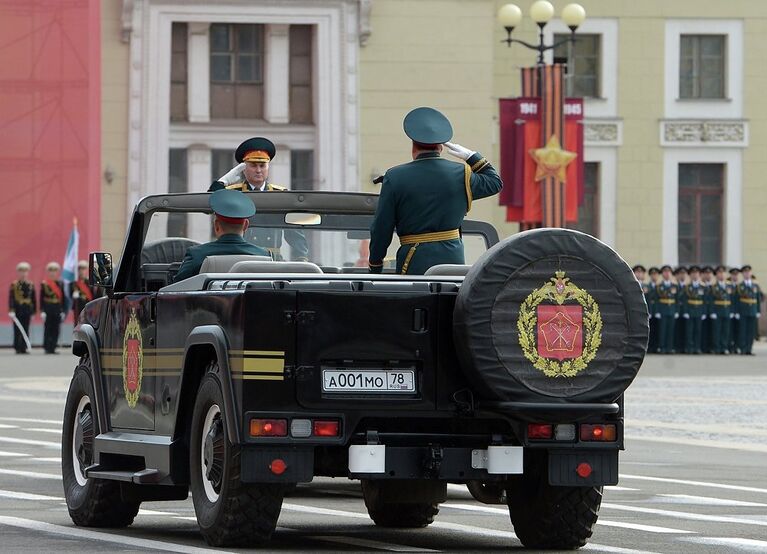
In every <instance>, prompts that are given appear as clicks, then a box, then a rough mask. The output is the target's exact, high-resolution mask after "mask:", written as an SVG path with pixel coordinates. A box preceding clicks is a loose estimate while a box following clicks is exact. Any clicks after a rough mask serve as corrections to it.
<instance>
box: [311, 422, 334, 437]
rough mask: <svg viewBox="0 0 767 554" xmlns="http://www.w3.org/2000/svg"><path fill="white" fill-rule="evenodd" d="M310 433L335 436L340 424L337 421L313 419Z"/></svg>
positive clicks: (318, 435) (317, 435) (316, 435)
mask: <svg viewBox="0 0 767 554" xmlns="http://www.w3.org/2000/svg"><path fill="white" fill-rule="evenodd" d="M312 427H313V428H312V434H313V435H314V436H315V437H337V436H338V431H339V430H340V425H339V424H338V421H321V420H314V422H313V426H312Z"/></svg>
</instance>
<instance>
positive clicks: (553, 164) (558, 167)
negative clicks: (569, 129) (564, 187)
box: [530, 135, 578, 183]
mask: <svg viewBox="0 0 767 554" xmlns="http://www.w3.org/2000/svg"><path fill="white" fill-rule="evenodd" d="M530 155H531V156H532V157H533V159H534V160H535V163H536V164H538V167H537V168H536V170H535V180H536V181H541V180H542V179H545V178H546V177H554V178H555V179H556V180H557V181H559V182H561V183H564V182H566V181H567V166H568V164H569V163H570V162H571V161H573V160H574V159H575V158H576V157H577V156H578V155H577V154H576V153H575V152H568V151H567V150H562V147H561V146H560V144H559V139H558V138H557V135H551V138H550V139H549V142H547V143H546V146H545V147H544V148H534V149H532V150H530Z"/></svg>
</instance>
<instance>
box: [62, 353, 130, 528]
mask: <svg viewBox="0 0 767 554" xmlns="http://www.w3.org/2000/svg"><path fill="white" fill-rule="evenodd" d="M93 398H94V395H93V386H92V383H91V378H90V364H89V360H88V358H87V357H85V358H83V359H82V360H81V362H80V365H78V367H77V369H75V373H74V376H73V377H72V382H71V384H70V385H69V392H68V393H67V402H66V407H65V408H64V427H63V432H62V436H61V474H62V477H63V482H64V496H65V497H66V501H67V509H68V510H69V516H70V517H71V518H72V521H73V522H74V523H75V525H80V526H83V527H126V526H128V525H130V524H131V523H133V519H134V518H135V517H136V514H137V513H138V509H139V505H140V502H125V501H123V499H122V497H121V495H120V484H119V483H117V482H116V481H106V480H103V479H89V478H86V477H85V468H87V467H88V466H90V465H92V464H93V441H94V438H95V436H96V417H97V416H96V407H95V404H94V403H93V402H92V399H93Z"/></svg>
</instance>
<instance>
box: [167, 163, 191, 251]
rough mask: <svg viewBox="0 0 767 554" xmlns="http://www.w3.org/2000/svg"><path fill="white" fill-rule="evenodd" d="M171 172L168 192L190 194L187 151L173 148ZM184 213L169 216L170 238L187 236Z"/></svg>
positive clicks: (169, 172)
mask: <svg viewBox="0 0 767 554" xmlns="http://www.w3.org/2000/svg"><path fill="white" fill-rule="evenodd" d="M168 160H169V164H168V165H169V166H170V167H169V170H168V192H170V193H175V192H188V189H187V170H186V149H185V148H171V149H170V151H169V152H168ZM186 215H187V214H184V213H170V214H168V236H169V237H185V236H187V224H186V223H187V222H186Z"/></svg>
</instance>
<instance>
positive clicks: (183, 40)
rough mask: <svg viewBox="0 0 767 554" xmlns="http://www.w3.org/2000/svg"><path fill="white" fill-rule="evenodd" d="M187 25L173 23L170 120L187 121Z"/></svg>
mask: <svg viewBox="0 0 767 554" xmlns="http://www.w3.org/2000/svg"><path fill="white" fill-rule="evenodd" d="M187 43H188V41H187V28H186V23H173V26H172V27H171V39H170V60H171V61H170V120H171V121H186V119H187V104H186V99H187V97H186V86H187V84H186V79H187V77H186V62H187Z"/></svg>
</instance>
